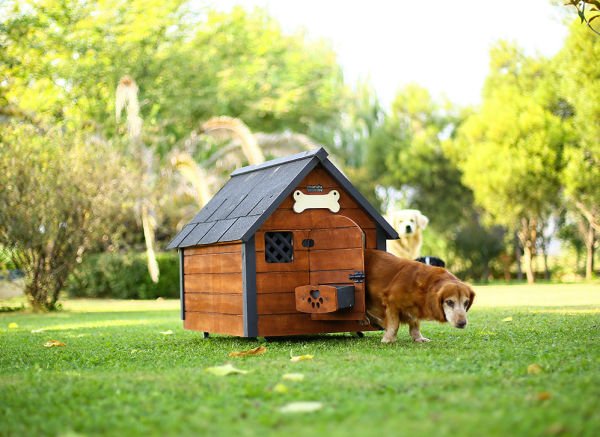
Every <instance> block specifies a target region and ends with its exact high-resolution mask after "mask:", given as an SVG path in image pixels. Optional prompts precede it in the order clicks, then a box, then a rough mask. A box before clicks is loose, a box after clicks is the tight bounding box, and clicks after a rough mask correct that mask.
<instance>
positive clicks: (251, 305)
mask: <svg viewBox="0 0 600 437" xmlns="http://www.w3.org/2000/svg"><path fill="white" fill-rule="evenodd" d="M254 243H255V240H254V236H252V237H251V238H250V240H248V241H247V242H246V243H245V244H244V245H243V246H242V262H243V264H242V286H243V299H242V302H243V325H244V337H256V336H257V335H258V321H257V310H256V270H257V263H256V250H255V244H254Z"/></svg>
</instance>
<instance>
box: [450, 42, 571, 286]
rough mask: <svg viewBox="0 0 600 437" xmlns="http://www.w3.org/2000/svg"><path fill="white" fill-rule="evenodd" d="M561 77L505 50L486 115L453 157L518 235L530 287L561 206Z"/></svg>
mask: <svg viewBox="0 0 600 437" xmlns="http://www.w3.org/2000/svg"><path fill="white" fill-rule="evenodd" d="M554 81H555V76H554V75H553V74H552V72H551V71H550V70H549V63H548V61H547V60H545V59H532V58H528V57H526V56H525V55H524V54H523V53H522V52H521V51H520V50H519V49H518V48H516V47H514V46H511V45H509V44H506V43H500V44H498V45H497V46H496V47H494V48H493V49H492V52H491V71H490V74H489V76H488V78H487V80H486V84H485V88H484V94H483V97H484V100H483V105H482V108H481V110H480V111H479V112H477V113H475V114H473V115H471V116H470V117H469V118H468V119H467V120H466V121H465V123H464V124H463V125H462V126H461V127H460V130H459V134H458V138H457V141H456V142H455V143H454V147H456V148H457V149H456V150H455V152H454V153H453V156H454V157H455V158H456V160H457V162H458V165H459V167H460V168H461V170H462V171H463V173H464V175H463V181H464V183H465V184H466V185H467V186H468V187H469V188H471V190H473V193H474V195H475V201H476V202H477V204H478V205H480V206H481V207H482V208H483V209H484V210H485V211H486V213H487V214H488V216H489V217H490V218H491V219H492V220H493V222H494V223H497V224H500V225H503V226H505V227H507V228H508V229H510V230H511V231H512V230H514V231H516V232H517V234H518V237H519V240H520V243H521V244H522V247H523V251H524V260H525V271H526V274H527V280H528V282H530V283H531V282H533V281H534V271H533V257H534V256H535V254H536V246H537V243H538V239H539V237H540V233H541V232H542V229H543V227H544V224H545V223H546V221H547V220H548V218H549V216H550V215H551V214H552V212H553V210H554V208H555V206H556V204H557V203H558V202H559V201H560V172H561V170H562V148H563V144H564V141H565V138H566V132H565V129H564V127H563V125H562V124H561V119H560V117H559V116H558V115H555V114H554V113H553V108H556V107H557V99H558V97H557V95H556V92H555V89H554V88H553V84H554Z"/></svg>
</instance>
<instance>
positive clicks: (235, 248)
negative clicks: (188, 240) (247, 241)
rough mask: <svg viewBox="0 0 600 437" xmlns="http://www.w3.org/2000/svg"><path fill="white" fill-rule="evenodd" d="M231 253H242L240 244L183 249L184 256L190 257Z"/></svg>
mask: <svg viewBox="0 0 600 437" xmlns="http://www.w3.org/2000/svg"><path fill="white" fill-rule="evenodd" d="M231 252H240V253H241V252H242V243H241V242H234V243H224V244H211V245H208V246H196V247H189V248H185V249H183V254H184V256H192V255H208V254H210V253H231Z"/></svg>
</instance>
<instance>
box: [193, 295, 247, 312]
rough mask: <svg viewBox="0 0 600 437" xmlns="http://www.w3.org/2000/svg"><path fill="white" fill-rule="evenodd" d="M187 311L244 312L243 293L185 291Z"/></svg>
mask: <svg viewBox="0 0 600 437" xmlns="http://www.w3.org/2000/svg"><path fill="white" fill-rule="evenodd" d="M185 309H186V311H199V312H204V313H219V314H243V302H242V295H241V294H224V293H220V294H215V293H189V292H187V293H185Z"/></svg>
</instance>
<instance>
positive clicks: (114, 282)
mask: <svg viewBox="0 0 600 437" xmlns="http://www.w3.org/2000/svg"><path fill="white" fill-rule="evenodd" d="M156 258H157V261H158V266H159V268H160V278H159V281H158V283H154V282H152V280H151V279H150V275H149V274H148V264H147V259H146V254H145V253H137V252H128V253H101V254H94V255H90V256H88V257H87V258H86V259H85V260H84V261H83V262H82V263H81V264H79V265H78V266H77V267H76V268H75V270H74V271H73V273H72V274H71V275H70V276H69V279H68V281H67V285H66V287H65V288H66V291H67V292H68V293H69V295H70V296H72V297H106V298H115V299H156V298H157V297H179V262H178V256H177V253H159V254H157V255H156Z"/></svg>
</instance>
